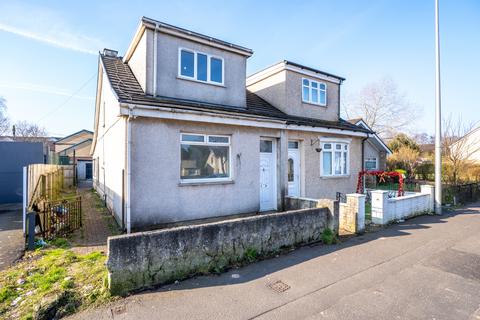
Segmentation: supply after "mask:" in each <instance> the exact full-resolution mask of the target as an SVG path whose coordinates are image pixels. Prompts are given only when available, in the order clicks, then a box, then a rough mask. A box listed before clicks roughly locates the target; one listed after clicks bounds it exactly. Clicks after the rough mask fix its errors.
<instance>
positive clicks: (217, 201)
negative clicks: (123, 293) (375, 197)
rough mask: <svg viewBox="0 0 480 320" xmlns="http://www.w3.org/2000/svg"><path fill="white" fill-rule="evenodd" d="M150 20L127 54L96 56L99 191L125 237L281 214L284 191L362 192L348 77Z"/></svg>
mask: <svg viewBox="0 0 480 320" xmlns="http://www.w3.org/2000/svg"><path fill="white" fill-rule="evenodd" d="M252 54H253V51H252V50H250V49H248V48H245V47H243V46H239V45H235V44H232V43H229V42H225V41H222V40H219V39H215V38H212V37H209V36H205V35H202V34H199V33H196V32H194V31H189V30H185V29H182V28H178V27H175V26H172V25H169V24H166V23H163V22H159V21H156V20H152V19H149V18H145V17H144V18H142V19H141V21H140V24H139V27H138V29H137V31H136V33H135V36H134V38H133V41H132V42H131V44H130V46H129V47H128V49H127V51H126V53H125V55H124V56H123V57H120V56H118V53H117V51H114V50H109V49H105V50H104V51H103V53H101V54H100V56H99V63H98V83H97V95H96V107H95V122H94V123H95V124H94V127H95V129H94V136H93V142H92V148H91V154H92V157H93V163H94V164H93V167H94V170H93V181H94V188H95V189H96V190H97V192H98V193H99V194H100V195H102V196H103V197H104V199H105V202H106V203H107V205H108V207H109V208H110V209H111V211H112V212H113V214H114V216H115V218H116V219H117V221H118V223H119V224H121V225H122V226H123V227H124V228H125V229H126V230H127V232H130V231H131V230H140V229H145V228H152V226H155V225H162V224H165V223H172V222H179V221H189V220H196V219H204V218H212V217H219V216H228V215H236V214H243V213H255V212H266V211H272V210H283V208H284V204H285V202H284V199H285V196H286V195H290V196H299V197H308V198H316V199H319V198H330V199H334V198H335V195H336V192H342V193H353V192H355V188H356V182H357V177H358V172H359V171H361V170H362V169H363V163H362V141H363V140H365V139H368V138H369V137H370V136H371V135H372V134H373V133H372V132H371V130H369V129H368V128H364V127H362V126H357V125H355V124H351V123H349V122H348V121H345V120H343V119H341V118H340V116H339V115H340V86H341V84H342V82H343V81H344V80H345V79H344V78H342V77H339V76H336V75H333V74H330V73H326V72H323V71H320V70H317V69H314V68H310V67H307V66H302V65H300V64H297V63H293V62H290V61H281V62H280V63H277V64H275V65H273V66H271V67H269V68H266V69H265V70H262V71H259V72H257V73H255V74H253V75H251V76H249V77H247V76H246V64H247V59H248V58H249V57H250V56H251V55H252Z"/></svg>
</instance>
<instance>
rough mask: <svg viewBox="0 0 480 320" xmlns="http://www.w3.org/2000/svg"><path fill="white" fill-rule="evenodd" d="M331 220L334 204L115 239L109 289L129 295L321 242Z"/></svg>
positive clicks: (111, 244) (111, 248)
mask: <svg viewBox="0 0 480 320" xmlns="http://www.w3.org/2000/svg"><path fill="white" fill-rule="evenodd" d="M337 217H338V215H337ZM329 219H331V215H330V209H329V208H327V207H323V208H309V209H302V210H295V211H287V212H280V213H272V214H265V215H258V216H253V217H246V218H240V219H234V220H226V221H221V222H214V223H208V224H202V225H194V226H185V227H177V228H171V229H164V230H158V231H151V232H140V233H133V234H129V235H121V236H115V237H110V238H108V261H107V268H108V272H109V287H110V290H111V292H112V293H113V294H125V293H127V292H129V291H132V290H135V289H141V288H146V287H149V286H153V285H159V284H163V283H168V282H172V281H175V280H178V279H183V278H187V277H189V276H193V275H195V274H202V273H207V272H211V271H221V270H223V269H224V268H226V267H228V266H232V265H234V264H237V263H242V262H244V261H248V260H252V258H253V259H255V258H256V257H257V255H258V256H264V255H269V254H272V253H275V252H277V251H278V250H280V249H282V248H284V247H290V246H294V245H297V244H301V243H310V242H315V241H319V240H320V237H321V233H322V231H323V230H324V229H325V228H326V227H327V226H328V223H329V221H330V220H329Z"/></svg>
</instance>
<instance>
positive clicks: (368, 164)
mask: <svg viewBox="0 0 480 320" xmlns="http://www.w3.org/2000/svg"><path fill="white" fill-rule="evenodd" d="M377 169H378V161H377V158H375V157H369V158H365V170H377Z"/></svg>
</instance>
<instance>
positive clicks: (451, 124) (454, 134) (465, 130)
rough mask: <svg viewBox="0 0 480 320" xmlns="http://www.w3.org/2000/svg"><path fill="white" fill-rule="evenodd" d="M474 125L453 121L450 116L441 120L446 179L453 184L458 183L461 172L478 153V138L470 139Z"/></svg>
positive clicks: (479, 149)
mask: <svg viewBox="0 0 480 320" xmlns="http://www.w3.org/2000/svg"><path fill="white" fill-rule="evenodd" d="M474 127H475V124H474V123H465V122H463V121H462V118H460V117H459V118H457V119H454V118H453V116H452V115H450V116H449V117H448V118H445V119H443V137H442V147H443V148H442V149H443V158H444V163H446V164H447V165H448V166H449V170H447V178H448V179H449V180H450V182H452V183H453V184H457V183H458V182H459V177H460V173H461V170H467V168H468V167H469V166H470V164H471V162H472V161H471V160H472V156H474V154H476V153H477V152H479V151H480V144H479V143H478V138H477V139H475V137H472V138H473V139H469V136H470V135H471V134H475V132H474V131H472V130H473V129H474Z"/></svg>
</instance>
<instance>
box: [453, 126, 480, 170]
mask: <svg viewBox="0 0 480 320" xmlns="http://www.w3.org/2000/svg"><path fill="white" fill-rule="evenodd" d="M450 149H451V150H452V152H453V153H454V154H455V157H456V158H459V159H461V160H466V161H469V162H471V163H473V164H480V126H479V127H476V128H474V129H473V130H471V131H470V132H468V133H467V134H466V135H464V136H463V137H461V138H458V139H456V141H455V142H453V143H452V144H451V145H450Z"/></svg>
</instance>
